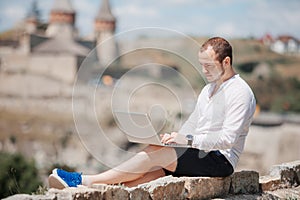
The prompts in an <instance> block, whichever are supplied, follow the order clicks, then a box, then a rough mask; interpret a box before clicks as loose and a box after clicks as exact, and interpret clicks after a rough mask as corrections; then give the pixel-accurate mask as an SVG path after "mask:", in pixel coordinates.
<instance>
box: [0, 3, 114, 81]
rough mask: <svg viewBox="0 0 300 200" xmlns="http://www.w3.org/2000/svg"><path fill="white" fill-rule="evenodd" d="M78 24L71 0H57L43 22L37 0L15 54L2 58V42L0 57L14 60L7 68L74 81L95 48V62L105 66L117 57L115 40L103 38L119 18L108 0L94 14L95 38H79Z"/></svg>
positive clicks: (23, 26)
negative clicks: (20, 62) (20, 63)
mask: <svg viewBox="0 0 300 200" xmlns="http://www.w3.org/2000/svg"><path fill="white" fill-rule="evenodd" d="M95 13H96V12H95ZM75 24H76V11H75V9H74V8H73V6H72V3H71V0H54V1H53V5H52V8H51V11H50V14H49V21H48V23H47V24H42V23H41V22H40V20H39V12H38V8H37V4H36V1H34V2H33V4H32V7H31V9H30V10H29V12H28V14H27V16H26V18H25V20H24V22H23V24H22V26H21V27H22V29H23V30H20V31H19V32H22V34H21V36H20V37H19V39H18V43H19V45H18V47H17V48H15V49H14V50H12V51H11V54H12V55H5V58H3V56H1V48H2V47H1V46H0V59H5V60H6V61H5V62H6V63H10V64H11V65H10V66H8V68H10V67H11V68H15V70H21V71H28V72H31V73H34V74H39V75H43V76H48V77H51V78H53V79H57V80H59V81H63V82H66V83H70V84H72V83H74V81H75V79H76V77H77V71H78V69H79V67H80V65H81V63H82V61H83V60H84V58H85V57H86V56H87V55H88V54H89V53H90V52H91V50H93V49H96V51H95V52H96V53H95V62H97V64H94V66H97V67H98V68H101V67H102V68H104V67H105V65H106V64H107V63H108V62H109V61H111V60H112V59H114V58H115V57H117V52H118V51H117V45H116V42H115V41H114V40H108V41H109V42H103V41H106V40H107V39H108V38H110V37H112V36H113V34H114V33H115V28H116V18H115V16H114V15H113V14H112V12H111V8H110V5H109V1H108V0H103V1H102V3H101V7H100V9H99V11H98V13H96V15H95V22H94V33H95V34H94V37H93V38H91V39H89V40H84V39H82V38H80V37H79V36H78V35H79V34H78V30H77V28H76V26H75ZM97 44H103V45H98V46H97ZM16 56H17V57H22V60H24V62H23V65H22V66H21V65H18V64H15V63H14V59H15V58H16ZM7 60H8V61H7ZM16 60H18V59H16ZM15 66H18V67H15ZM93 70H94V69H93ZM87 78H88V77H87Z"/></svg>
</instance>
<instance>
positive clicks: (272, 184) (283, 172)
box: [259, 160, 300, 192]
mask: <svg viewBox="0 0 300 200" xmlns="http://www.w3.org/2000/svg"><path fill="white" fill-rule="evenodd" d="M259 182H260V188H261V191H263V192H264V191H273V190H277V189H281V188H290V187H296V186H298V185H300V160H298V161H294V162H289V163H283V164H280V165H274V166H272V167H271V169H270V171H269V175H267V176H262V177H260V179H259Z"/></svg>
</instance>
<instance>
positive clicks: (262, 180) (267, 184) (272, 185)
mask: <svg viewBox="0 0 300 200" xmlns="http://www.w3.org/2000/svg"><path fill="white" fill-rule="evenodd" d="M259 185H260V190H261V191H262V192H265V191H273V190H276V189H278V188H280V177H278V176H277V177H272V176H261V177H259Z"/></svg>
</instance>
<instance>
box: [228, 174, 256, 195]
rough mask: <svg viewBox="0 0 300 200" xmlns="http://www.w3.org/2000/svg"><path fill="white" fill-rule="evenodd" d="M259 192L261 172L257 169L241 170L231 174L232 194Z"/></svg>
mask: <svg viewBox="0 0 300 200" xmlns="http://www.w3.org/2000/svg"><path fill="white" fill-rule="evenodd" d="M258 192H259V174H258V172H256V171H240V172H235V173H234V174H233V175H231V185H230V193H231V194H255V193H258Z"/></svg>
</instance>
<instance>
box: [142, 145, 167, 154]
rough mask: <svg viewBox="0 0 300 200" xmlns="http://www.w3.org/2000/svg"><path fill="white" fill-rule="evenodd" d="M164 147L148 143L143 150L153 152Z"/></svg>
mask: <svg viewBox="0 0 300 200" xmlns="http://www.w3.org/2000/svg"><path fill="white" fill-rule="evenodd" d="M164 148H165V147H162V146H156V145H149V146H147V147H146V148H145V149H144V150H143V151H144V152H146V153H153V152H156V151H160V150H162V149H164Z"/></svg>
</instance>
